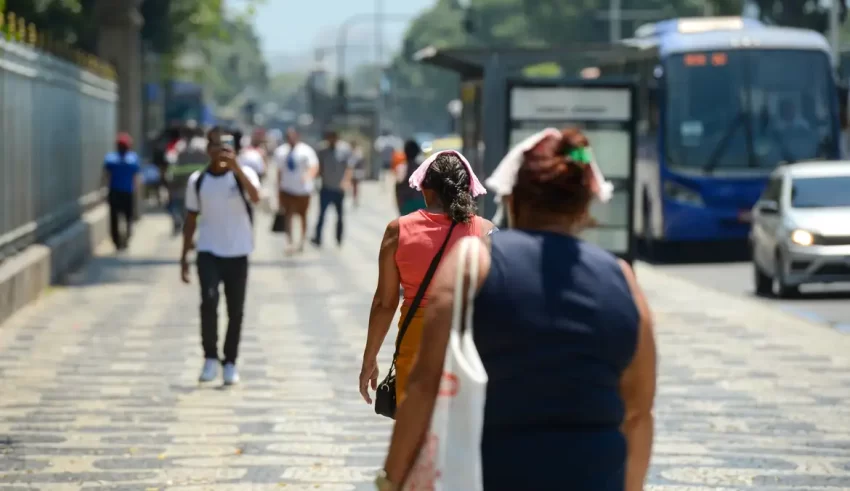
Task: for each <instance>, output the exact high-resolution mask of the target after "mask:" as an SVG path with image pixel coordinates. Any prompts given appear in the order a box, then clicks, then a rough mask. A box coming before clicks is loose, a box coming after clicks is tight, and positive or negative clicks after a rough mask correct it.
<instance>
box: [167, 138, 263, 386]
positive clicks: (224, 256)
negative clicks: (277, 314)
mask: <svg viewBox="0 0 850 491" xmlns="http://www.w3.org/2000/svg"><path fill="white" fill-rule="evenodd" d="M207 153H208V156H209V163H208V165H207V167H206V168H205V169H204V170H203V171H196V172H194V173H192V175H191V176H190V177H189V181H188V183H187V186H186V209H187V211H188V213H187V215H186V225H185V226H184V227H183V251H182V255H181V257H180V269H181V279H182V280H183V282H184V283H189V262H188V257H187V256H188V254H189V251H191V250H192V249H196V250H197V258H196V266H197V269H198V281H199V283H200V292H201V308H200V313H201V345H202V347H203V349H204V358H205V359H204V365H203V368H202V370H201V375H200V377H199V381H200V382H210V381H212V380H215V379H216V378H217V377H218V373H219V366H220V365H221V364H223V366H224V384H225V385H232V384H235V383H237V382H238V381H239V373H238V371H237V369H236V360H237V357H238V354H239V341H240V338H241V332H242V319H243V315H244V309H245V295H246V290H247V286H248V256H249V255H250V254H251V253H252V252H253V250H254V232H253V204H256V203H257V202H258V201H259V200H260V195H259V187H260V182H259V178H258V177H257V174H256V173H255V172H254V171H253V170H252V169H250V168H247V167H242V166H240V165H239V163H238V162H237V161H236V153H235V151H234V145H233V136H232V135H227V134H222V131H221V130H220V129H218V128H213V129H212V130H210V132H209V133H208V142H207ZM196 229H197V231H198V240H197V244H193V239H194V236H195V230H196ZM222 284H223V285H224V296H225V300H226V302H227V316H228V323H227V334H226V335H225V339H224V359H223V360H222V361H219V356H218V303H219V286H220V285H222Z"/></svg>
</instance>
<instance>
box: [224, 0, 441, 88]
mask: <svg viewBox="0 0 850 491" xmlns="http://www.w3.org/2000/svg"><path fill="white" fill-rule="evenodd" d="M435 1H436V0H265V4H264V5H262V6H261V7H259V9H258V10H257V15H256V18H255V20H254V27H255V29H256V31H257V34H258V35H259V37H260V39H261V41H262V47H263V53H264V54H265V56H266V60H267V62H268V63H269V65H270V69H271V71H272V72H281V71H290V70H292V71H296V70H298V69H300V68H303V66H302V65H309V64H310V63H311V62H312V60H313V58H314V52H315V51H316V49H317V48H320V47H322V46H326V47H329V48H331V49H330V51H328V53H327V55H326V58H325V63H326V64H327V65H328V68H329V69H330V70H332V71H333V69H334V68H335V67H336V63H335V56H334V55H335V52H336V50H335V48H334V46H335V45H336V44H337V42H338V32H339V26H340V25H342V24H343V23H345V22H346V20H348V19H350V18H352V17H354V16H357V20H356V21H352V23H351V27H350V28H349V29H348V36H347V37H348V40H347V43H346V44H348V45H349V47H348V48H347V49H346V71H347V72H348V71H350V70H352V69H353V68H354V66H356V65H357V64H359V63H368V62H372V61H374V60H375V59H376V56H377V55H376V49H375V43H374V39H375V30H376V29H375V23H374V21H373V20H372V19H370V14H373V13H374V12H375V8H376V4H377V3H379V2H380V3H383V11H384V13H385V16H386V19H385V22H384V29H383V32H384V35H383V38H384V46H385V49H384V57H385V58H384V61H387V60H389V59H390V57H391V55H392V53H393V52H395V51H397V50H398V49H399V47H400V46H401V41H402V39H403V36H404V32H405V29H406V28H407V25H408V24H409V22H410V20H412V19H413V18H415V17H416V15H417V14H419V13H420V12H422V11H423V10H425V9H427V8H429V7H431V6H432V5H433V4H434V3H435ZM228 2H229V7H230V8H239V5H240V4H241V3H243V2H244V0H228Z"/></svg>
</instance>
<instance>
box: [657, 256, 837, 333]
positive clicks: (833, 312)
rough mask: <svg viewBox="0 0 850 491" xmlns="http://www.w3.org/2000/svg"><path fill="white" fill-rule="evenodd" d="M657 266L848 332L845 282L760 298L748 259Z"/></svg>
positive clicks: (811, 286) (674, 273)
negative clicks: (797, 293) (786, 295)
mask: <svg viewBox="0 0 850 491" xmlns="http://www.w3.org/2000/svg"><path fill="white" fill-rule="evenodd" d="M660 268H661V269H662V270H664V271H665V272H669V273H671V274H673V275H676V276H679V277H681V278H684V279H686V280H689V281H692V282H694V283H698V284H700V285H703V286H706V287H709V288H713V289H716V290H719V291H724V292H728V293H732V294H735V295H739V296H742V297H750V298H752V299H753V300H756V301H760V302H763V303H765V304H767V305H770V306H771V307H773V308H776V309H780V310H784V311H786V312H790V313H792V314H794V315H797V316H799V317H803V318H806V319H810V320H815V321H817V322H823V323H827V324H830V325H832V326H833V327H835V328H836V329H839V330H842V331H844V332H846V333H848V334H850V286H848V285H847V284H836V285H804V286H803V288H802V292H803V295H801V296H800V297H797V298H784V299H778V298H760V297H756V296H755V287H754V286H753V265H752V263H751V262H730V263H714V264H670V265H664V266H660Z"/></svg>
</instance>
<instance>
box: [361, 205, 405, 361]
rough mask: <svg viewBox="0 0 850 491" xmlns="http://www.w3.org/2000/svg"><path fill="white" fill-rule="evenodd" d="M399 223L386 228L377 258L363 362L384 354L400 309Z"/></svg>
mask: <svg viewBox="0 0 850 491" xmlns="http://www.w3.org/2000/svg"><path fill="white" fill-rule="evenodd" d="M398 233H399V226H398V220H393V221H391V222H390V223H389V225H387V229H386V231H385V232H384V238H383V239H382V240H381V251H380V253H379V256H378V286H377V287H376V288H375V295H374V297H372V309H371V311H370V312H369V333H368V335H367V338H366V348H365V349H364V350H363V359H364V360H369V359H374V358H375V357H377V356H378V352H379V351H380V350H381V345H382V344H383V343H384V338H385V337H386V336H387V332H389V330H390V324H392V321H393V317H394V316H395V311H396V309H398V303H399V300H398V297H399V281H400V280H399V273H398V266H396V263H395V253H396V250H398Z"/></svg>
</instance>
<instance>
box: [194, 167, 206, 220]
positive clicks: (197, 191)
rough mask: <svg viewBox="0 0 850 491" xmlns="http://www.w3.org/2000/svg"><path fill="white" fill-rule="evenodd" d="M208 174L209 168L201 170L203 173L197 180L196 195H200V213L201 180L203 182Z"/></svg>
mask: <svg viewBox="0 0 850 491" xmlns="http://www.w3.org/2000/svg"><path fill="white" fill-rule="evenodd" d="M206 176H207V170H206V169H203V170H201V175H199V176H198V178H197V179H196V180H195V196H197V197H198V213H200V212H201V182H203V180H204V177H206Z"/></svg>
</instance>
